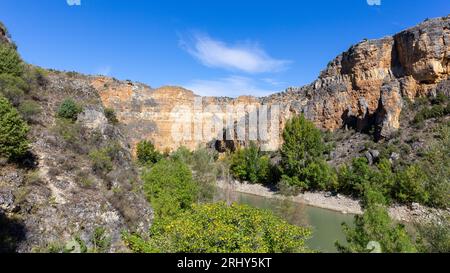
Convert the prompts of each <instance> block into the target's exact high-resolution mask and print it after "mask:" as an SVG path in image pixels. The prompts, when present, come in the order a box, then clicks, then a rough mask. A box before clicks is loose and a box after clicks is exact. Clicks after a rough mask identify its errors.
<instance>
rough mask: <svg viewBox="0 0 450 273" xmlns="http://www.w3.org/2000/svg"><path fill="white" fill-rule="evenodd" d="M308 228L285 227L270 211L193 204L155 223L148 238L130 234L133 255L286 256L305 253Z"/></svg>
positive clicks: (223, 205)
mask: <svg viewBox="0 0 450 273" xmlns="http://www.w3.org/2000/svg"><path fill="white" fill-rule="evenodd" d="M309 236H310V231H309V230H308V229H305V228H302V227H297V226H293V225H290V224H288V223H287V222H286V221H284V220H282V219H280V218H278V217H276V216H274V215H273V214H272V213H271V212H269V211H263V210H258V209H255V208H252V207H249V206H245V205H237V204H233V205H231V206H228V205H226V204H225V203H215V204H205V205H194V206H193V208H192V209H191V210H187V211H184V212H182V213H180V214H179V215H178V216H177V217H175V218H169V219H163V220H161V221H158V222H156V223H155V224H154V225H153V226H152V228H151V230H150V239H149V240H144V239H142V238H141V237H139V236H136V235H129V236H128V237H127V241H128V243H129V245H130V247H131V249H132V250H134V251H136V252H147V253H155V252H156V253H158V252H169V253H287V252H295V253H301V252H308V251H309V250H308V249H307V248H306V246H305V240H306V239H307V238H308V237H309Z"/></svg>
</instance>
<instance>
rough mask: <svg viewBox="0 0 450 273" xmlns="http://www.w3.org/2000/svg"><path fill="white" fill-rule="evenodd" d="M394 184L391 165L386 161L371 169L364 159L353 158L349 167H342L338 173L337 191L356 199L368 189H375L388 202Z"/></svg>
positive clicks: (383, 160)
mask: <svg viewBox="0 0 450 273" xmlns="http://www.w3.org/2000/svg"><path fill="white" fill-rule="evenodd" d="M394 183H395V177H394V173H393V171H392V165H391V163H390V162H389V161H388V160H387V159H382V160H381V161H380V162H379V163H378V165H377V167H376V168H372V167H371V166H369V164H368V161H367V159H366V158H355V159H353V162H352V164H351V166H343V167H341V168H340V170H339V171H338V185H339V186H338V189H339V190H340V191H342V192H344V193H346V194H351V195H354V196H358V197H363V196H364V192H365V190H366V189H367V188H368V187H370V188H376V190H377V191H379V192H381V193H382V194H383V196H384V197H385V198H386V199H387V200H388V201H389V199H390V196H391V192H392V187H393V185H394Z"/></svg>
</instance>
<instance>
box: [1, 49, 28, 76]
mask: <svg viewBox="0 0 450 273" xmlns="http://www.w3.org/2000/svg"><path fill="white" fill-rule="evenodd" d="M22 73H23V62H22V59H21V58H20V56H19V54H18V53H17V51H16V49H15V48H14V47H13V46H11V45H9V44H5V43H3V44H0V74H10V75H13V76H16V77H20V76H21V75H22Z"/></svg>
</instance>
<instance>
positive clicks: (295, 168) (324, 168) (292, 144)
mask: <svg viewBox="0 0 450 273" xmlns="http://www.w3.org/2000/svg"><path fill="white" fill-rule="evenodd" d="M283 139H284V143H283V146H282V147H281V168H282V172H283V175H284V176H285V180H286V181H291V182H292V183H293V185H295V186H298V187H300V188H302V189H324V188H327V187H331V186H330V185H332V184H335V176H334V175H333V174H332V170H331V168H330V167H329V166H328V164H327V163H326V162H325V161H324V159H323V158H324V153H325V152H326V151H327V146H326V145H325V143H324V142H323V137H322V133H321V131H320V130H319V129H317V128H316V127H315V126H314V124H313V123H312V122H310V121H308V120H306V118H305V117H304V116H303V115H301V116H297V117H294V118H293V119H291V120H290V121H288V122H287V124H286V127H285V128H284V131H283ZM287 177H291V178H292V179H287Z"/></svg>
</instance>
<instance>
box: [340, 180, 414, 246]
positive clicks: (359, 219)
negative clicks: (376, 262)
mask: <svg viewBox="0 0 450 273" xmlns="http://www.w3.org/2000/svg"><path fill="white" fill-rule="evenodd" d="M386 203H387V201H386V199H385V197H384V195H383V193H382V192H380V191H379V189H378V188H376V186H374V185H369V186H366V188H365V189H364V214H363V215H357V216H355V220H354V227H351V226H349V225H347V224H343V229H344V233H345V234H346V237H347V238H346V239H347V245H342V244H340V243H339V242H337V243H336V246H337V248H338V250H339V251H340V252H346V253H364V252H382V253H401V252H408V253H409V252H417V249H416V246H415V243H414V241H413V240H412V238H411V237H410V235H409V234H408V233H407V232H406V229H405V227H404V226H403V225H402V224H398V223H395V222H394V221H392V220H391V218H390V217H389V214H388V210H387V208H386Z"/></svg>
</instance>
